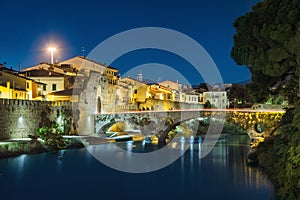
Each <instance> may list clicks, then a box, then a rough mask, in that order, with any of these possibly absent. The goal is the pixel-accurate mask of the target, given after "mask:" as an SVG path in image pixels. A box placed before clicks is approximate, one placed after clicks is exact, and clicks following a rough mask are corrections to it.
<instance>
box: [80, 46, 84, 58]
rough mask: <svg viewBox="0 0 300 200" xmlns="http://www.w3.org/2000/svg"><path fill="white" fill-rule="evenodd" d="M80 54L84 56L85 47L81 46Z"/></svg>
mask: <svg viewBox="0 0 300 200" xmlns="http://www.w3.org/2000/svg"><path fill="white" fill-rule="evenodd" d="M81 54H82V56H83V57H84V58H85V48H84V47H81Z"/></svg>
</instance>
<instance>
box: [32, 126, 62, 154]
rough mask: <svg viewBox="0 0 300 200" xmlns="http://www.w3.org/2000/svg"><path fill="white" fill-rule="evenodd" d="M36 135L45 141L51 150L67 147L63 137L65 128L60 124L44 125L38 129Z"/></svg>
mask: <svg viewBox="0 0 300 200" xmlns="http://www.w3.org/2000/svg"><path fill="white" fill-rule="evenodd" d="M36 135H37V136H38V137H39V138H41V139H42V140H43V141H44V144H45V146H46V147H47V148H49V149H51V150H59V149H63V148H65V147H66V143H65V142H64V139H63V136H62V135H63V130H62V129H61V128H60V127H59V124H57V123H56V124H54V125H52V126H51V127H46V126H44V127H42V128H40V129H38V130H37V131H36Z"/></svg>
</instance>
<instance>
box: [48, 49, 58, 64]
mask: <svg viewBox="0 0 300 200" xmlns="http://www.w3.org/2000/svg"><path fill="white" fill-rule="evenodd" d="M48 51H50V53H51V64H53V53H54V51H56V48H53V47H50V48H48Z"/></svg>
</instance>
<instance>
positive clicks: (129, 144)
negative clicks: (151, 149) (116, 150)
mask: <svg viewBox="0 0 300 200" xmlns="http://www.w3.org/2000/svg"><path fill="white" fill-rule="evenodd" d="M126 147H127V151H128V152H132V148H133V141H128V142H126Z"/></svg>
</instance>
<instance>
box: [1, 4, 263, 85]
mask: <svg viewBox="0 0 300 200" xmlns="http://www.w3.org/2000/svg"><path fill="white" fill-rule="evenodd" d="M256 2H258V0H227V1H223V0H209V1H208V0H207V1H203V0H185V1H183V0H181V1H180V0H151V1H140V0H139V1H137V0H127V1H125V0H109V1H102V0H100V1H94V0H85V1H76V0H75V1H58V0H51V1H40V0H37V1H34V0H28V1H17V0H1V2H0V8H1V9H0V22H1V23H0V24H1V34H0V63H3V62H7V66H8V67H10V66H13V67H14V68H15V69H18V65H19V63H21V67H22V68H25V67H29V66H32V65H36V64H38V63H40V62H42V61H46V62H50V55H49V52H47V48H48V47H49V46H55V47H57V48H58V52H56V53H55V60H58V61H60V60H64V59H67V58H70V57H73V56H77V55H82V51H81V50H82V47H84V49H85V50H86V51H85V55H87V54H88V53H89V51H91V50H92V49H93V48H94V47H96V46H97V45H98V44H99V43H100V42H102V41H103V40H105V39H107V38H108V37H110V36H113V35H114V34H117V33H119V32H122V31H125V30H128V29H133V28H138V27H148V26H152V27H164V28H169V29H173V30H176V31H179V32H181V33H184V34H186V35H188V36H189V37H191V38H193V39H194V40H196V41H197V42H198V43H199V44H201V45H202V46H203V47H204V48H205V49H206V51H207V52H208V53H209V54H210V56H211V57H212V59H213V60H214V62H215V63H216V64H217V66H218V68H219V70H220V72H221V75H222V77H223V80H224V82H231V83H232V82H239V81H244V80H247V79H250V76H251V75H250V73H249V71H248V69H247V68H246V67H239V66H237V65H236V64H235V62H234V61H233V60H232V59H231V57H230V51H231V48H232V46H233V35H234V33H235V30H234V28H233V26H232V24H233V21H234V20H235V19H236V18H237V17H239V16H241V15H243V14H245V13H246V12H249V11H250V10H251V7H252V6H253V5H255V4H256ZM175 57H176V56H174V55H170V54H168V53H166V52H161V51H143V50H141V51H137V52H136V53H135V54H132V53H129V54H128V55H127V56H122V57H121V58H120V59H118V60H116V62H114V63H112V66H113V67H116V68H118V69H120V73H121V74H124V73H125V72H126V71H127V70H129V69H130V67H133V66H136V65H141V64H144V63H148V62H156V63H162V64H165V65H168V66H172V67H173V66H174V67H175V68H176V65H177V69H178V70H179V71H180V69H186V67H185V65H186V63H185V62H184V61H180V59H178V58H175ZM98 61H99V62H101V60H98ZM190 75H191V76H190V77H191V78H190V82H192V83H198V82H201V80H200V79H199V77H196V76H193V72H192V71H191V72H190ZM167 78H168V77H163V79H167Z"/></svg>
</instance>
